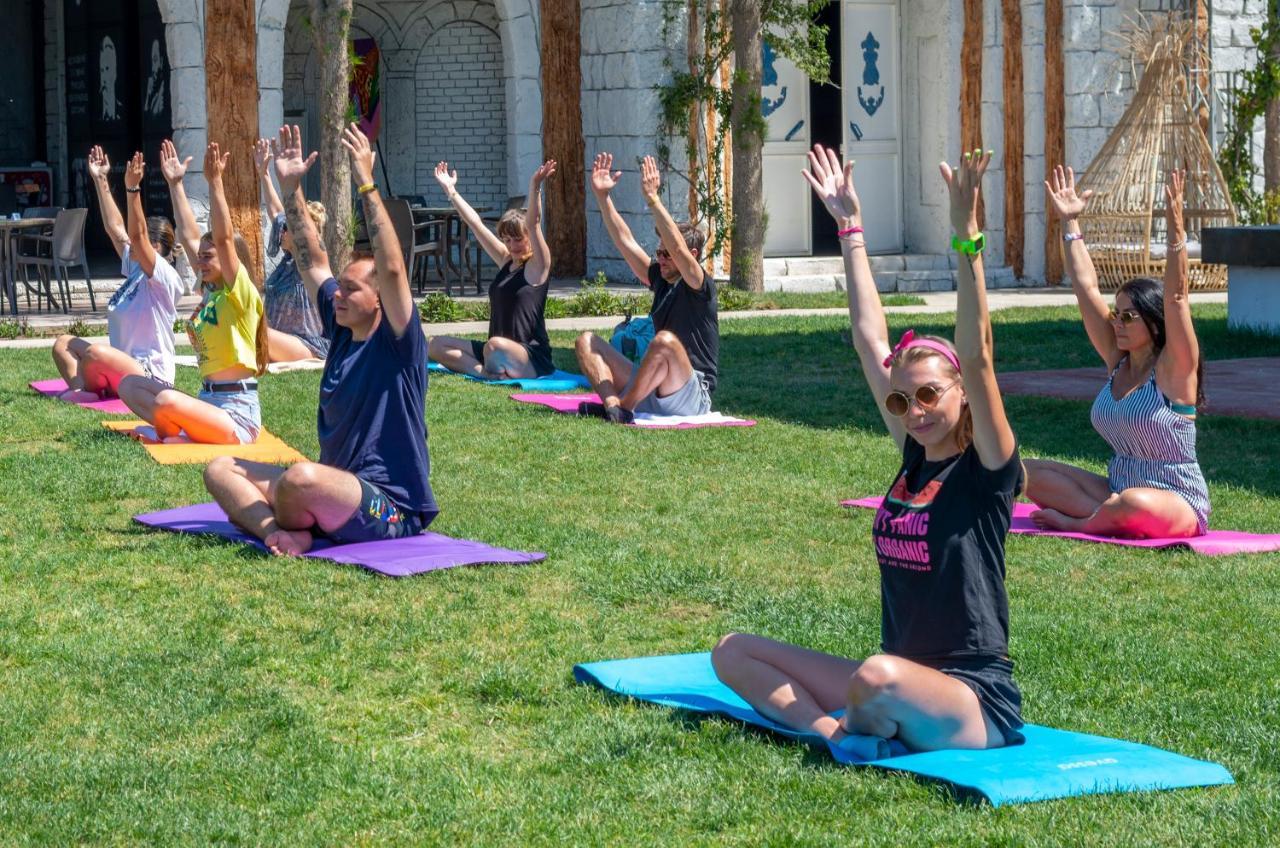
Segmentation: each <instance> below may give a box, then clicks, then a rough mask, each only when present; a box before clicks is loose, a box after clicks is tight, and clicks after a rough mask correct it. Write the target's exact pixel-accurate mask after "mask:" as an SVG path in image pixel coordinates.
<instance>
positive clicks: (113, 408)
mask: <svg viewBox="0 0 1280 848" xmlns="http://www.w3.org/2000/svg"><path fill="white" fill-rule="evenodd" d="M27 385H29V386H31V388H33V389H35V390H36V391H37V392H39V393H40V394H42V395H44V396H45V397H49V398H53V399H54V400H57V399H58V395H60V394H62V393H63V392H65V391H66V390H67V381H66V380H61V379H59V380H36V381H35V382H34V383H28V384H27ZM76 406H80V407H84V408H85V409H95V410H97V411H98V412H105V413H107V414H109V415H132V414H133V413H132V412H131V411H130V410H129V407H127V406H125V405H124V401H122V400H120V398H107V399H106V400H92V401H89V402H88V403H77V404H76Z"/></svg>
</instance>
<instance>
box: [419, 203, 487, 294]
mask: <svg viewBox="0 0 1280 848" xmlns="http://www.w3.org/2000/svg"><path fill="white" fill-rule="evenodd" d="M471 208H472V209H474V210H475V211H476V214H478V215H483V214H484V213H486V212H489V211H492V209H493V207H491V206H473V207H471ZM410 209H411V210H412V212H413V217H414V220H415V221H417V220H418V219H419V218H423V219H427V220H426V221H424V222H423V223H422V224H421V225H418V226H419V228H420V227H425V226H427V224H428V222H429V221H431V220H443V221H444V264H445V268H446V272H448V271H453V272H456V273H457V275H458V284H459V285H465V283H466V281H465V280H463V278H462V267H461V263H462V262H463V261H465V259H466V257H465V256H463V255H462V254H463V251H465V250H466V249H467V237H466V233H465V228H466V226H467V225H466V223H465V222H463V220H462V216H460V215H459V214H458V210H456V209H454V208H453V207H452V206H412V207H410ZM454 221H457V222H458V236H459V238H458V264H456V265H455V264H454V261H453V241H454V239H453V222H454ZM473 270H474V271H475V275H474V279H473V280H472V282H474V283H475V286H476V292H477V293H479V292H480V263H479V262H477V263H476V267H475V268H474V269H473ZM444 287H445V291H448V289H449V280H448V279H447V278H446V279H445V281H444Z"/></svg>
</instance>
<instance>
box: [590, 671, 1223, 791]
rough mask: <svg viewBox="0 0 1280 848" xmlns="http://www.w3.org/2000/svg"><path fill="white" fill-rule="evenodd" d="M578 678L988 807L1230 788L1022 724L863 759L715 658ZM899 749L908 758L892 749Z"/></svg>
mask: <svg viewBox="0 0 1280 848" xmlns="http://www.w3.org/2000/svg"><path fill="white" fill-rule="evenodd" d="M573 675H574V677H575V678H576V679H577V680H578V681H579V682H581V683H591V684H594V685H596V686H599V687H601V688H603V689H607V690H609V691H610V692H616V693H618V694H620V695H626V696H628V697H631V698H635V699H637V700H641V701H648V702H650V703H654V704H661V705H663V706H666V707H674V708H676V709H681V710H686V711H689V712H695V713H707V714H714V715H722V716H728V717H730V718H734V719H737V720H738V721H742V722H746V723H747V724H752V725H755V726H757V727H762V728H765V729H766V730H771V731H773V732H775V733H781V734H783V735H785V736H789V737H791V738H795V739H801V740H803V741H807V742H810V743H813V744H818V745H821V746H822V747H823V748H824V749H825V750H827V751H828V752H829V753H831V755H832V757H834V758H835V759H837V760H839V761H841V762H843V763H845V764H847V765H856V766H872V767H875V768H881V769H889V770H893V771H902V772H910V773H912V774H915V775H918V776H920V777H924V778H928V779H931V780H937V781H942V782H943V783H946V784H949V785H950V786H951V787H953V788H954V789H955V790H956V793H957V794H958V795H959V796H961V797H964V798H970V797H975V796H976V797H979V798H985V799H986V800H987V801H989V802H990V803H991V805H992V806H996V807H999V806H1003V805H1006V804H1025V803H1027V802H1029V801H1047V800H1050V799H1053V798H1067V797H1070V796H1073V795H1093V794H1101V793H1106V792H1140V791H1146V790H1152V789H1182V788H1186V787H1192V786H1219V785H1223V784H1230V783H1234V782H1235V781H1234V780H1233V779H1232V777H1231V774H1230V772H1228V771H1227V770H1226V769H1225V768H1223V767H1222V766H1220V765H1218V764H1217V763H1210V762H1204V761H1202V760H1193V759H1191V758H1190V757H1184V756H1182V755H1181V754H1174V753H1172V752H1170V751H1164V750H1161V749H1160V748H1152V747H1150V746H1148V745H1139V744H1138V743H1136V742H1125V741H1123V740H1120V739H1111V738H1108V737H1106V736H1092V735H1090V734H1088V733H1073V732H1071V731H1068V730H1054V729H1053V728H1050V727H1040V726H1038V725H1034V724H1028V725H1025V726H1024V727H1023V728H1022V733H1023V735H1024V736H1026V742H1025V743H1023V744H1022V745H1014V746H1010V747H1005V748H996V749H993V750H990V751H930V752H928V753H923V754H909V753H905V752H904V753H900V754H898V755H896V756H888V757H883V758H879V759H857V758H854V757H851V756H849V755H848V754H847V753H846V752H844V751H842V750H840V749H836V748H833V747H831V746H828V745H826V743H825V742H823V741H822V740H820V739H819V738H817V737H814V736H812V735H810V734H800V733H796V732H795V731H792V730H788V729H786V728H782V727H780V726H779V725H777V724H775V723H774V722H772V721H770V720H769V719H767V718H765V717H764V716H762V715H760V714H759V713H757V712H756V711H755V710H753V709H752V708H751V707H750V706H749V705H748V704H747V703H746V702H745V701H743V700H742V699H741V698H739V697H738V696H737V695H736V694H735V693H734V692H733V690H731V689H729V687H727V686H725V685H724V684H723V683H721V682H720V680H719V678H717V677H716V674H715V671H714V670H713V669H712V668H711V655H710V654H708V653H701V654H677V655H674V656H659V657H640V658H637V659H626V660H611V661H607V662H596V663H584V664H582V665H578V666H574V669H573ZM891 744H892V746H893V750H894V751H895V752H896V751H904V749H902V748H901V747H900V746H898V745H897V743H896V742H894V743H891Z"/></svg>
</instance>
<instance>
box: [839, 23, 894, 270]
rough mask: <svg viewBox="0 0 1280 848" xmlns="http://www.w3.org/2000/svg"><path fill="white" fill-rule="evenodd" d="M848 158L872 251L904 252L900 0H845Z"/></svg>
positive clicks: (843, 35) (842, 34) (843, 36)
mask: <svg viewBox="0 0 1280 848" xmlns="http://www.w3.org/2000/svg"><path fill="white" fill-rule="evenodd" d="M841 23H842V26H841V30H840V43H841V53H842V55H841V57H840V58H841V62H840V67H841V69H842V76H843V77H844V79H843V80H842V84H841V89H842V90H843V93H844V123H843V128H844V151H843V152H844V156H845V157H846V158H847V159H853V160H854V161H855V162H856V163H857V164H856V165H854V169H853V177H854V184H855V185H856V186H857V189H858V198H859V199H860V200H861V201H862V210H863V226H864V227H865V228H866V238H867V250H868V252H869V253H897V252H900V251H901V250H902V247H903V241H902V147H901V142H900V138H901V134H900V127H901V123H902V121H901V117H900V102H901V93H902V63H901V61H900V59H899V38H898V3H897V0H856V2H853V0H845V3H844V9H843V14H842V16H841Z"/></svg>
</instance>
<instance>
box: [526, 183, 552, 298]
mask: <svg viewBox="0 0 1280 848" xmlns="http://www.w3.org/2000/svg"><path fill="white" fill-rule="evenodd" d="M555 172H556V160H554V159H548V160H547V161H546V162H543V163H542V167H540V168H538V170H536V171H534V172H533V176H532V177H530V178H529V211H528V212H526V213H525V216H524V228H525V230H526V231H527V232H528V233H529V246H530V247H531V248H533V255H532V256H530V257H529V261H528V262H526V263H525V274H524V276H525V279H526V280H528V281H529V284H530V285H533V286H540V285H542V284H543V283H545V282H546V281H547V278H548V277H550V276H551V248H550V247H547V240H546V238H545V237H544V236H543V235H542V183H543V182H545V181H546V179H547V178H548V177H550V176H551V175H552V174H554V173H555Z"/></svg>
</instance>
